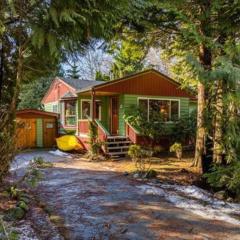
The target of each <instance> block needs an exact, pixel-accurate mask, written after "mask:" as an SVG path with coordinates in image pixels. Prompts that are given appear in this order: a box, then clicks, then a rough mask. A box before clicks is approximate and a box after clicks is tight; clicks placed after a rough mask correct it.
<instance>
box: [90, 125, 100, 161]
mask: <svg viewBox="0 0 240 240" xmlns="http://www.w3.org/2000/svg"><path fill="white" fill-rule="evenodd" d="M89 138H90V141H89V145H90V150H89V153H90V154H89V157H90V158H91V159H92V160H93V159H94V158H96V157H98V156H99V154H100V152H101V148H102V146H103V144H104V143H103V142H101V141H99V140H98V129H97V125H96V124H95V123H94V122H92V121H89Z"/></svg>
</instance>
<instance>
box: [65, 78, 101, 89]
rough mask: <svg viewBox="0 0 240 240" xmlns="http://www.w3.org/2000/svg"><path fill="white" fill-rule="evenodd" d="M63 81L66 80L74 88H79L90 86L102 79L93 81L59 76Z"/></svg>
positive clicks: (97, 83)
mask: <svg viewBox="0 0 240 240" xmlns="http://www.w3.org/2000/svg"><path fill="white" fill-rule="evenodd" d="M60 79H61V80H63V81H64V82H66V83H67V84H68V85H70V86H71V87H73V88H75V89H76V90H80V89H82V88H86V87H90V86H96V85H99V84H101V83H104V82H103V81H94V80H82V79H74V78H62V77H61V78H60Z"/></svg>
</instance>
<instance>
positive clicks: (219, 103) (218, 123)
mask: <svg viewBox="0 0 240 240" xmlns="http://www.w3.org/2000/svg"><path fill="white" fill-rule="evenodd" d="M215 111H216V113H215V122H214V137H213V161H214V162H215V163H218V164H220V163H222V160H223V146H222V144H223V142H222V141H223V80H221V79H220V80H218V81H217V87H216V103H215Z"/></svg>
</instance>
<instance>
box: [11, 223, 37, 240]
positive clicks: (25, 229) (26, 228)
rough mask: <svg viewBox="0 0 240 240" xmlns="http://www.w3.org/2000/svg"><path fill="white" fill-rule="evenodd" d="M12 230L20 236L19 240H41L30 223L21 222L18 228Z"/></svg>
mask: <svg viewBox="0 0 240 240" xmlns="http://www.w3.org/2000/svg"><path fill="white" fill-rule="evenodd" d="M12 230H14V231H16V232H17V233H18V234H19V238H18V239H19V240H40V239H39V238H38V237H37V236H36V233H35V231H34V230H33V228H32V227H31V225H30V223H27V222H25V221H24V222H20V224H19V225H18V226H16V227H12Z"/></svg>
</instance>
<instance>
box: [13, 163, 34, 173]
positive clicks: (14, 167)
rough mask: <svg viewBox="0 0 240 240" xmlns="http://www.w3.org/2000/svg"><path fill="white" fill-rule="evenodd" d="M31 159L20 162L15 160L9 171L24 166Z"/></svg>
mask: <svg viewBox="0 0 240 240" xmlns="http://www.w3.org/2000/svg"><path fill="white" fill-rule="evenodd" d="M30 162H31V161H23V162H21V163H18V162H15V163H13V164H12V166H11V167H10V171H16V170H18V169H20V168H26V167H27V166H28V165H29V164H30Z"/></svg>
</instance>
